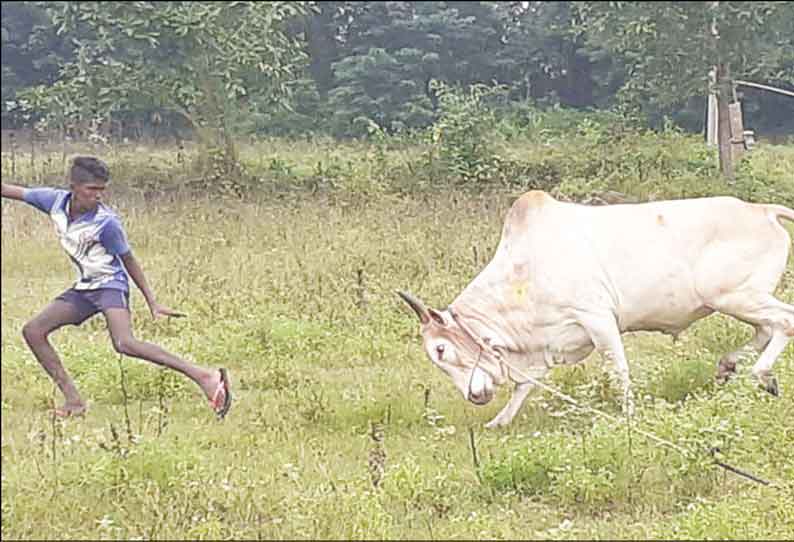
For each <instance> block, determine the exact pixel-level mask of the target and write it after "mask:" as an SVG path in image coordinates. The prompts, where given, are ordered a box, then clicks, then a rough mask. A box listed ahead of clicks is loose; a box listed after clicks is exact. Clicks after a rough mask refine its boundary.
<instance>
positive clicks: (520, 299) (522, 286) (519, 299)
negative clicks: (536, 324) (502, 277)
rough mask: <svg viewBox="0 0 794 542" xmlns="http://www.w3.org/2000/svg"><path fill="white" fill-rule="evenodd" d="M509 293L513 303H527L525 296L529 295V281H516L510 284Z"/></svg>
mask: <svg viewBox="0 0 794 542" xmlns="http://www.w3.org/2000/svg"><path fill="white" fill-rule="evenodd" d="M510 290H511V291H510V293H511V296H510V297H511V299H512V301H514V302H515V303H521V304H524V303H526V301H527V296H528V295H529V281H528V280H517V281H513V282H511V283H510Z"/></svg>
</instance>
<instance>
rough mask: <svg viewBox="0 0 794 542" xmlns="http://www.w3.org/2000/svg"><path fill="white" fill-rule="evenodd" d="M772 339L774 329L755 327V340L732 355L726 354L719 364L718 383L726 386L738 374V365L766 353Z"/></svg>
mask: <svg viewBox="0 0 794 542" xmlns="http://www.w3.org/2000/svg"><path fill="white" fill-rule="evenodd" d="M770 339H772V328H770V327H768V326H755V336H754V337H753V339H752V340H751V341H750V342H749V343H747V344H745V345H744V346H742V347H741V348H739V349H738V350H734V351H733V352H731V353H730V354H725V355H724V356H722V358H720V361H719V363H717V382H719V383H720V384H724V383H725V382H727V381H728V379H729V378H730V377H731V376H733V375H734V373H736V365H737V363H738V362H739V361H743V360H745V359H747V358H748V357H750V356H755V355H756V354H760V353H761V352H763V351H764V348H766V346H767V345H768V344H769V341H770Z"/></svg>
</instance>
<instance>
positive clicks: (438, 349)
mask: <svg viewBox="0 0 794 542" xmlns="http://www.w3.org/2000/svg"><path fill="white" fill-rule="evenodd" d="M436 352H438V360H439V361H441V358H443V357H444V345H443V344H439V345H438V346H436Z"/></svg>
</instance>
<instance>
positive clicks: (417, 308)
mask: <svg viewBox="0 0 794 542" xmlns="http://www.w3.org/2000/svg"><path fill="white" fill-rule="evenodd" d="M397 295H399V296H400V297H402V298H403V300H404V301H405V302H406V303H408V304H409V305H410V306H411V308H412V309H413V310H414V312H415V313H416V315H417V316H418V317H419V321H421V322H422V323H423V324H426V323H427V322H428V321H429V320H430V315H429V314H428V312H427V308H425V305H424V303H422V302H421V301H419V300H418V299H417V298H416V297H414V296H413V295H412V294H409V293H408V292H404V291H402V290H398V291H397Z"/></svg>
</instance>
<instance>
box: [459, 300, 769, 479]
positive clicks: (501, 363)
mask: <svg viewBox="0 0 794 542" xmlns="http://www.w3.org/2000/svg"><path fill="white" fill-rule="evenodd" d="M449 313H450V315H452V319H453V320H454V321H455V322H456V323H457V324H458V326H460V328H461V329H462V330H463V332H464V333H465V334H466V335H467V336H468V337H469V339H471V341H472V342H474V344H476V345H477V346H478V347H479V354H478V355H477V361H476V362H475V364H474V367H473V368H472V370H471V374H470V375H469V386H468V389H467V390H466V393H467V397H466V399H467V400H470V399H469V398H470V396H471V383H472V380H473V379H474V371H475V369H477V368H479V366H480V361H481V359H482V354H483V352H484V351H486V349H487V350H489V352H490V353H491V355H493V357H494V358H495V360H496V362H497V363H498V365H499V370H500V371H501V372H502V374H503V375H504V374H505V367H507V375H508V377H509V378H510V379H511V380H513V381H514V382H516V383H519V382H518V381H516V380H515V379H513V378H512V377H511V376H510V375H511V373H510V371H515V372H516V373H517V374H518V376H519V377H521V378H524V382H520V383H521V384H524V383H527V382H529V383H530V384H532V385H534V386H537V387H539V388H541V389H543V390H546V391H548V392H549V393H551V394H552V395H556V396H557V397H559V398H561V399H563V400H564V401H565V402H567V403H570V404H571V405H573V406H574V407H576V408H578V409H579V410H582V411H585V412H592V413H593V414H596V415H598V416H601V417H603V418H606V419H608V420H611V421H613V422H618V423H624V422H626V420H623V419H621V418H617V417H615V416H612V415H610V414H607V413H606V412H602V411H600V410H598V409H595V408H593V407H591V406H589V405H581V404H579V402H578V401H576V400H575V399H574V398H573V397H570V396H569V395H566V394H564V393H562V392H561V391H558V390H556V389H554V388H552V387H551V386H548V385H546V384H544V383H542V382H540V381H538V380H537V379H535V378H532V377H531V376H528V375H527V374H526V373H524V372H523V371H521V370H519V369H516V368H515V367H513V366H512V365H510V364H509V363H508V362H507V361H505V360H504V358H503V357H502V356H501V354H500V353H499V352H497V351H496V350H494V348H493V347H490V348H487V347H486V345H485V344H484V343H483V342H482V341H481V340H479V339H478V338H477V337H476V336H475V335H474V333H473V332H472V331H471V329H470V328H469V327H468V326H467V325H465V324H464V323H463V321H462V320H461V319H460V318H459V317H458V315H457V313H456V312H455V311H454V310H453V309H452V307H451V306H450V307H449ZM491 351H492V352H491ZM486 372H487V371H486ZM631 430H632V431H636V432H637V433H639V434H641V435H642V436H644V437H646V438H648V439H650V440H652V441H654V442H655V443H657V444H661V445H662V446H666V447H668V448H670V449H672V450H675V451H676V452H678V453H680V454H681V455H683V456H685V457H689V458H691V457H692V456H693V455H695V454H696V452H693V451H692V450H690V449H687V448H684V447H682V446H679V445H677V444H675V443H673V442H670V441H669V440H665V439H663V438H661V437H658V436H656V435H654V434H653V433H649V432H648V431H644V430H642V429H639V428H637V427H636V426H632V427H631ZM717 452H719V449H717V448H711V449H710V450H709V455H711V458H712V461H713V462H714V464H715V465H717V466H719V467H722V468H723V469H725V470H729V471H731V472H733V473H735V474H738V475H739V476H743V477H744V478H747V479H748V480H751V481H753V482H756V483H758V484H763V485H766V486H771V487H774V488H777V489H779V488H780V486H779V484H773V483H771V482H769V481H767V480H764V479H762V478H758V477H757V476H754V475H752V474H750V473H748V472H744V471H742V470H739V469H737V468H736V467H733V466H731V465H728V464H727V463H723V462H721V461H719V460H717V458H716V457H715V454H716V453H717Z"/></svg>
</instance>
